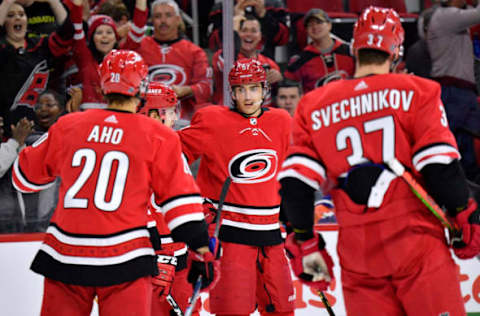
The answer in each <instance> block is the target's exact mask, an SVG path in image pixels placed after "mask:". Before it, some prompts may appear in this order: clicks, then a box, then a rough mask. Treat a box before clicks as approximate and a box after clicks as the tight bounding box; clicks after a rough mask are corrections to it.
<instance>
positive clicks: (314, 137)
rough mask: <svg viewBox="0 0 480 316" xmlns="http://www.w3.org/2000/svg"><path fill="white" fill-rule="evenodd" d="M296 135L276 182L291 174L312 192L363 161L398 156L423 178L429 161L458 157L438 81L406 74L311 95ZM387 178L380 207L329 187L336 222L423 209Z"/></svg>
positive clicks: (296, 123)
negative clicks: (367, 203) (363, 202)
mask: <svg viewBox="0 0 480 316" xmlns="http://www.w3.org/2000/svg"><path fill="white" fill-rule="evenodd" d="M293 140H294V144H293V145H292V146H291V148H290V149H289V156H288V158H287V159H286V160H285V162H284V163H283V167H282V172H281V173H280V174H279V179H282V178H287V177H293V178H296V179H299V180H300V181H303V182H304V183H306V184H307V185H309V186H311V187H312V188H314V189H316V190H318V189H320V188H321V187H324V186H325V185H326V180H327V179H329V180H330V181H332V182H333V183H337V180H338V179H339V178H342V177H344V176H345V174H346V172H347V171H348V170H350V168H351V167H352V166H354V165H356V164H359V163H362V162H366V161H371V162H375V163H382V162H387V161H389V160H391V159H392V158H397V159H398V160H399V161H400V162H401V163H402V164H403V165H405V166H406V167H407V168H408V169H410V170H412V171H413V172H414V173H415V175H416V176H417V177H418V179H419V181H421V178H420V177H419V171H420V170H421V169H422V168H423V167H425V166H426V165H428V164H431V163H441V164H448V163H450V162H451V161H452V160H453V159H458V158H460V155H459V153H458V151H457V148H456V142H455V138H454V137H453V135H452V133H451V132H450V130H449V128H448V123H447V117H446V114H445V110H444V107H443V104H442V102H441V100H440V86H439V85H438V84H437V83H435V82H433V81H430V80H426V79H423V78H420V77H416V76H412V75H406V74H384V75H372V76H367V77H363V78H358V79H351V80H341V81H336V82H332V83H331V84H329V85H326V86H324V87H322V88H320V89H317V90H315V91H312V92H310V93H308V94H307V95H305V96H304V97H303V98H302V99H301V100H300V103H299V105H298V108H297V112H296V114H295V118H294V127H293ZM390 181H391V182H388V181H387V182H386V183H385V188H384V189H385V191H384V192H383V193H382V199H383V201H382V203H381V205H380V207H379V208H371V209H368V210H367V209H366V208H365V205H359V204H355V203H354V202H353V201H352V200H350V198H349V197H348V195H347V194H346V193H345V192H344V191H343V190H342V189H340V188H338V187H335V188H334V189H332V191H331V196H332V198H333V201H334V204H335V207H336V211H337V213H336V215H337V219H338V222H339V224H340V225H344V226H350V225H359V224H362V223H367V222H373V221H379V220H383V219H387V218H394V217H395V216H400V215H402V214H405V213H408V212H412V211H416V210H419V209H423V208H424V206H423V204H422V203H421V202H420V201H419V200H418V199H417V198H416V197H415V196H414V194H413V193H412V192H411V191H410V189H409V187H408V186H407V185H406V184H405V183H404V182H403V181H402V180H401V179H399V178H395V177H394V178H393V179H390ZM380 191H382V190H380ZM380 191H379V192H380Z"/></svg>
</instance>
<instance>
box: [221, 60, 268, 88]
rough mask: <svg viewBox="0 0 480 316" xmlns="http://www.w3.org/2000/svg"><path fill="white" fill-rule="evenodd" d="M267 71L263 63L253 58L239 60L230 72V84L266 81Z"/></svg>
mask: <svg viewBox="0 0 480 316" xmlns="http://www.w3.org/2000/svg"><path fill="white" fill-rule="evenodd" d="M266 81H267V73H266V72H265V69H263V67H262V64H261V63H260V62H259V61H258V60H256V59H253V58H243V59H239V60H237V61H236V62H235V63H234V64H233V67H232V70H230V73H229V74H228V82H229V83H230V86H231V87H233V86H238V85H241V84H247V83H257V82H261V83H266Z"/></svg>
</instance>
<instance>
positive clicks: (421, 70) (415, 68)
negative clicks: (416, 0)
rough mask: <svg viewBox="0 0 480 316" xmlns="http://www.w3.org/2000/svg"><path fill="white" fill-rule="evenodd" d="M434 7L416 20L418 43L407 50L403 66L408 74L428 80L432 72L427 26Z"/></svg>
mask: <svg viewBox="0 0 480 316" xmlns="http://www.w3.org/2000/svg"><path fill="white" fill-rule="evenodd" d="M435 9H436V7H431V8H428V9H426V10H424V11H423V12H422V14H420V17H419V18H418V21H417V24H418V36H419V37H420V38H419V39H418V41H416V42H415V43H413V44H412V46H410V47H409V48H408V52H407V56H406V58H405V65H406V68H407V71H408V72H411V73H413V74H414V75H417V76H420V77H424V78H430V75H431V71H432V59H431V58H430V53H429V51H428V47H427V38H426V36H427V34H428V25H429V24H430V19H431V18H432V15H433V12H434V11H435Z"/></svg>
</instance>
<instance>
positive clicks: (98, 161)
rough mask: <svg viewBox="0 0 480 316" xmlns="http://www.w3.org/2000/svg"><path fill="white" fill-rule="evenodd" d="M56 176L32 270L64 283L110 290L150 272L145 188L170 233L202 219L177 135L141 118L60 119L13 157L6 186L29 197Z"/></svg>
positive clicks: (91, 115) (94, 114) (115, 114)
mask: <svg viewBox="0 0 480 316" xmlns="http://www.w3.org/2000/svg"><path fill="white" fill-rule="evenodd" d="M56 177H60V178H61V179H62V182H61V186H60V189H59V199H58V204H57V208H56V210H55V213H54V215H53V217H52V219H51V224H50V226H49V227H48V229H47V234H46V237H45V240H44V242H43V244H42V245H41V247H40V251H39V252H38V253H37V255H36V257H35V259H34V262H33V263H32V269H33V270H34V271H36V272H38V273H40V274H43V275H44V276H46V277H49V278H51V279H54V280H59V281H62V282H64V283H70V284H77V285H91V286H100V285H112V284H118V283H122V282H126V281H131V280H134V279H137V278H138V277H142V276H145V275H151V274H152V273H153V271H154V266H155V265H154V264H153V262H154V257H153V255H154V252H153V249H152V245H151V243H150V240H149V233H148V231H147V207H148V205H147V204H148V200H149V197H150V194H151V192H152V190H153V192H154V193H155V195H156V197H157V202H158V204H160V205H161V206H162V212H163V215H164V218H165V222H166V223H167V225H168V228H169V229H170V230H173V229H175V228H176V227H178V226H180V225H182V224H184V223H186V222H188V221H192V220H193V221H195V220H202V219H203V213H202V206H201V203H202V199H201V197H200V195H199V191H198V187H197V186H196V184H195V182H194V179H193V177H192V176H191V174H190V170H189V168H188V165H186V163H185V159H183V158H182V157H181V144H180V141H179V138H178V135H176V134H175V132H173V131H172V130H171V129H169V128H167V127H165V126H163V125H162V124H161V123H159V122H157V121H155V120H152V119H150V118H148V117H146V116H144V115H140V114H133V113H127V112H120V111H113V110H100V109H91V110H89V111H86V112H77V113H73V114H69V115H66V116H63V117H61V118H60V119H59V121H58V122H57V123H56V124H54V125H53V126H52V127H51V128H50V129H49V132H48V133H47V134H45V137H43V138H41V139H40V140H39V141H37V142H36V143H35V144H34V145H33V146H31V147H27V148H26V149H25V150H23V151H22V152H21V153H20V155H19V157H18V159H17V160H16V161H15V163H14V171H13V183H14V185H15V187H16V188H17V189H18V190H20V191H21V192H34V191H38V190H41V189H43V188H45V187H47V186H48V184H49V183H51V182H52V181H54V180H55V178H56Z"/></svg>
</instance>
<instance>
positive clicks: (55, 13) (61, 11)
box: [17, 0, 68, 37]
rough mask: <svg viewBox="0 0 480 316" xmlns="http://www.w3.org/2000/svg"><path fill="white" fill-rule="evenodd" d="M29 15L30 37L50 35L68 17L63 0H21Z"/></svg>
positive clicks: (28, 27) (20, 2)
mask: <svg viewBox="0 0 480 316" xmlns="http://www.w3.org/2000/svg"><path fill="white" fill-rule="evenodd" d="M17 3H19V4H21V5H22V6H23V7H24V9H25V14H26V15H27V16H28V24H27V29H28V35H27V36H28V37H39V36H48V35H50V34H51V33H53V32H54V31H55V30H56V29H57V26H59V25H62V24H63V23H64V22H65V19H66V18H67V15H68V13H67V10H66V9H65V7H64V6H63V4H62V1H61V0H19V1H17Z"/></svg>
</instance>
